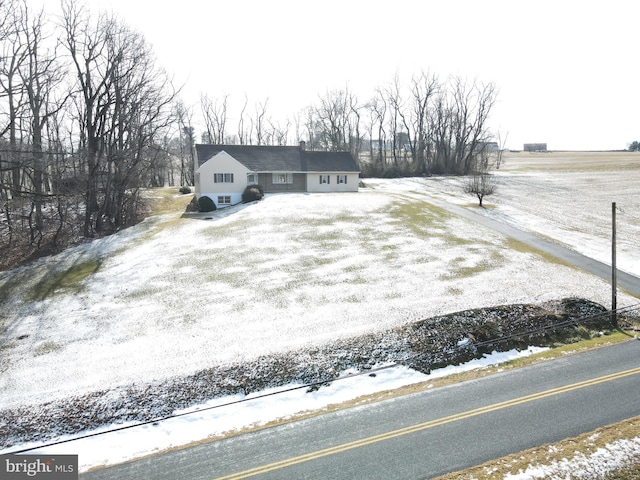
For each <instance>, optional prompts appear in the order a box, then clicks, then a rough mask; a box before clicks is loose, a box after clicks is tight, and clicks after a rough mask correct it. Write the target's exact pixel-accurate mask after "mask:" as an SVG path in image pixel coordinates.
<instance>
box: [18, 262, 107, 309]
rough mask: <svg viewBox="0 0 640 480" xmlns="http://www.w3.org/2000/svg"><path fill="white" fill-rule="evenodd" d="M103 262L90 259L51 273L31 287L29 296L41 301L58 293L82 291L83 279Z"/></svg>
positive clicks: (94, 271)
mask: <svg viewBox="0 0 640 480" xmlns="http://www.w3.org/2000/svg"><path fill="white" fill-rule="evenodd" d="M101 264H102V261H101V260H89V261H87V262H83V263H79V264H77V265H74V266H73V267H71V268H68V269H67V270H65V271H64V272H56V273H52V274H49V275H47V276H45V278H43V279H42V280H41V281H39V282H38V283H36V284H35V285H34V286H33V287H32V288H31V291H30V292H29V295H28V298H29V300H32V301H39V300H44V299H46V298H48V297H50V296H52V295H55V294H58V293H69V292H75V293H77V292H80V291H81V290H82V287H83V286H82V282H83V280H84V279H86V278H87V277H89V276H91V275H93V274H94V273H96V272H97V271H98V270H99V269H100V265H101Z"/></svg>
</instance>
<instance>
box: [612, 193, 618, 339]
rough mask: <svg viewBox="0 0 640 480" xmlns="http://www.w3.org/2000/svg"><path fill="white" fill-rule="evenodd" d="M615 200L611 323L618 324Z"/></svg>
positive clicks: (613, 205)
mask: <svg viewBox="0 0 640 480" xmlns="http://www.w3.org/2000/svg"><path fill="white" fill-rule="evenodd" d="M616 270H617V268H616V202H613V203H612V204H611V324H612V325H613V326H614V327H617V326H618V319H617V317H616V310H617V308H618V297H617V290H618V285H617V283H618V281H617V276H616V273H617V272H616Z"/></svg>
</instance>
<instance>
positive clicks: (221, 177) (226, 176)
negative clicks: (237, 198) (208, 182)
mask: <svg viewBox="0 0 640 480" xmlns="http://www.w3.org/2000/svg"><path fill="white" fill-rule="evenodd" d="M213 181H214V183H233V173H214V174H213Z"/></svg>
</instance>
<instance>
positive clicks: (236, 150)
mask: <svg viewBox="0 0 640 480" xmlns="http://www.w3.org/2000/svg"><path fill="white" fill-rule="evenodd" d="M223 150H224V151H225V152H227V153H228V154H229V155H231V156H232V157H233V158H235V159H236V160H237V161H238V162H240V163H242V164H243V165H244V166H245V167H247V168H248V169H249V170H251V171H252V172H359V171H360V169H359V168H358V165H357V164H356V162H355V160H354V159H353V157H352V156H351V154H350V153H349V152H310V151H306V150H302V149H300V147H281V146H267V145H259V146H256V145H205V144H198V145H196V153H197V155H198V166H200V165H202V164H203V163H205V162H206V161H207V160H209V159H210V158H211V157H213V156H214V155H217V154H218V153H220V152H222V151H223Z"/></svg>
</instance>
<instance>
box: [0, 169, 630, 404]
mask: <svg viewBox="0 0 640 480" xmlns="http://www.w3.org/2000/svg"><path fill="white" fill-rule="evenodd" d="M639 161H640V158H639ZM515 162H516V160H512V161H508V162H507V163H506V165H505V167H504V168H503V169H501V173H500V176H501V185H500V190H499V193H498V194H497V195H495V196H493V197H489V198H487V200H486V202H487V204H488V205H491V206H492V208H491V209H488V210H487V211H486V213H487V214H489V215H492V216H494V217H496V218H500V219H502V220H504V221H508V222H511V223H514V224H516V225H519V226H520V227H522V228H524V229H530V230H536V231H539V232H541V233H542V234H543V235H546V236H549V237H552V238H554V239H556V240H558V241H560V242H563V243H566V244H568V245H570V246H574V247H576V248H577V249H579V250H581V251H583V252H584V253H587V254H591V255H592V256H594V257H595V258H598V259H601V260H603V261H607V255H608V252H609V251H610V250H609V249H610V247H609V246H608V245H609V244H608V242H609V240H608V238H609V235H610V234H609V230H608V228H609V227H608V225H609V223H608V222H609V221H610V220H609V217H610V209H611V206H610V205H611V203H610V202H611V201H618V203H619V206H620V207H621V208H622V209H623V210H622V213H621V215H620V217H619V223H620V227H619V242H620V254H619V257H618V262H619V267H620V268H622V269H624V270H628V271H630V272H632V273H636V274H640V263H638V253H639V252H640V235H638V233H640V232H639V231H638V228H639V223H640V222H638V220H637V217H636V215H637V214H636V213H635V212H638V211H640V208H638V207H640V204H639V202H640V200H639V199H638V196H637V195H636V196H635V197H634V195H633V192H634V189H635V188H636V186H637V185H638V184H639V183H638V180H640V177H639V176H638V175H639V172H640V170H639V169H638V168H629V169H625V170H612V171H611V172H609V171H607V173H606V177H604V178H606V179H607V181H606V182H605V181H603V180H602V178H601V175H602V173H601V172H596V173H592V174H591V173H585V172H571V171H567V172H559V171H551V172H544V171H541V170H535V169H529V170H527V169H525V170H518V168H517V165H516V163H515ZM365 183H366V184H367V185H369V187H368V188H362V189H361V190H360V192H359V193H349V194H282V195H270V196H267V197H266V198H265V200H263V201H262V202H259V203H255V204H251V205H247V206H238V207H232V208H230V209H226V210H219V211H217V212H213V213H212V214H211V215H209V216H206V218H210V219H205V216H202V215H199V216H194V217H186V218H182V219H179V220H176V219H175V218H171V217H170V216H169V217H152V218H150V219H148V220H146V221H145V222H143V223H142V224H140V225H138V226H136V227H134V228H131V229H128V230H126V231H123V232H121V233H119V234H117V235H114V236H112V237H108V238H103V239H99V240H96V241H94V242H91V243H87V244H85V245H81V246H79V247H76V248H73V249H71V250H69V251H67V252H64V253H62V254H60V255H56V256H54V257H50V258H45V259H41V260H39V261H37V262H35V263H34V264H33V265H29V266H27V267H23V268H19V269H16V270H12V271H8V272H1V273H0V291H4V292H8V293H9V294H8V296H7V298H5V299H4V300H3V301H2V297H1V296H0V301H2V305H1V310H0V327H2V328H3V329H4V332H3V337H2V339H0V351H1V356H0V373H1V376H0V405H2V406H3V408H12V407H19V406H25V405H35V404H38V403H41V402H45V401H52V400H57V399H64V398H68V397H71V396H77V395H83V394H86V393H90V392H95V391H99V390H108V389H110V388H115V387H118V386H126V385H129V384H133V383H137V384H141V383H145V382H150V381H155V380H162V379H167V378H171V377H176V376H181V375H188V374H190V373H193V372H196V371H198V370H201V369H205V368H208V367H211V366H215V365H225V364H229V363H231V362H239V361H244V360H247V361H248V360H252V359H254V358H257V357H258V356H261V355H269V354H271V353H277V352H283V351H288V350H296V349H301V348H305V347H311V346H317V345H321V344H324V343H327V342H331V341H332V340H335V339H338V338H347V337H352V336H356V335H360V334H363V333H367V332H371V331H380V330H383V329H387V328H390V327H394V326H398V325H402V324H406V323H407V322H411V321H414V320H418V319H423V318H427V317H431V316H434V315H439V314H445V313H451V312H455V311H459V310H465V309H469V308H476V307H486V306H492V305H500V304H509V303H518V302H523V303H534V302H541V301H545V300H550V299H558V298H563V297H569V296H579V297H584V298H588V299H590V300H593V301H596V302H599V303H602V304H603V305H608V302H609V298H610V289H609V286H608V285H607V282H606V281H605V280H602V279H599V278H596V277H594V276H592V275H589V274H587V273H585V272H582V271H579V270H576V269H572V268H569V267H566V266H564V265H561V264H558V263H554V262H550V261H548V259H545V258H544V257H541V256H538V255H536V254H535V253H533V252H530V251H521V250H514V249H512V248H511V246H510V243H509V241H508V240H507V239H506V238H505V237H503V236H502V235H500V234H498V233H496V232H493V231H491V230H488V229H485V228H483V227H480V226H478V225H477V224H474V223H471V222H469V221H466V220H463V219H460V218H457V217H455V216H452V215H450V214H448V213H447V212H445V211H443V210H440V209H438V208H435V207H433V206H432V205H430V204H429V203H428V201H429V198H431V197H432V196H433V197H437V198H446V199H447V200H448V201H451V202H455V203H458V204H463V205H469V206H470V208H473V198H472V197H468V196H465V195H464V194H463V193H462V191H461V189H460V188H459V180H458V179H451V178H436V177H433V178H421V179H403V180H370V181H369V180H365ZM601 204H602V205H601ZM169 220H171V221H170V222H169ZM165 223H166V224H165ZM95 260H98V261H99V264H98V265H99V268H97V270H96V271H95V273H93V274H91V275H90V276H88V277H87V278H86V279H85V280H83V282H82V285H81V288H75V289H71V290H70V289H68V288H60V289H58V290H56V289H55V288H53V287H52V288H50V289H49V292H48V295H46V296H45V297H42V296H37V295H34V292H35V291H40V290H37V289H38V288H39V287H40V288H41V287H42V285H43V283H44V282H46V281H47V279H51V278H57V276H59V275H62V274H63V273H64V272H65V271H67V270H68V269H70V268H72V267H74V266H76V267H77V266H78V265H82V264H85V263H87V262H90V261H95ZM54 286H55V285H54ZM636 302H637V299H635V298H632V297H629V296H627V295H624V294H620V295H619V297H618V303H619V306H624V305H629V304H633V303H636Z"/></svg>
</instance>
